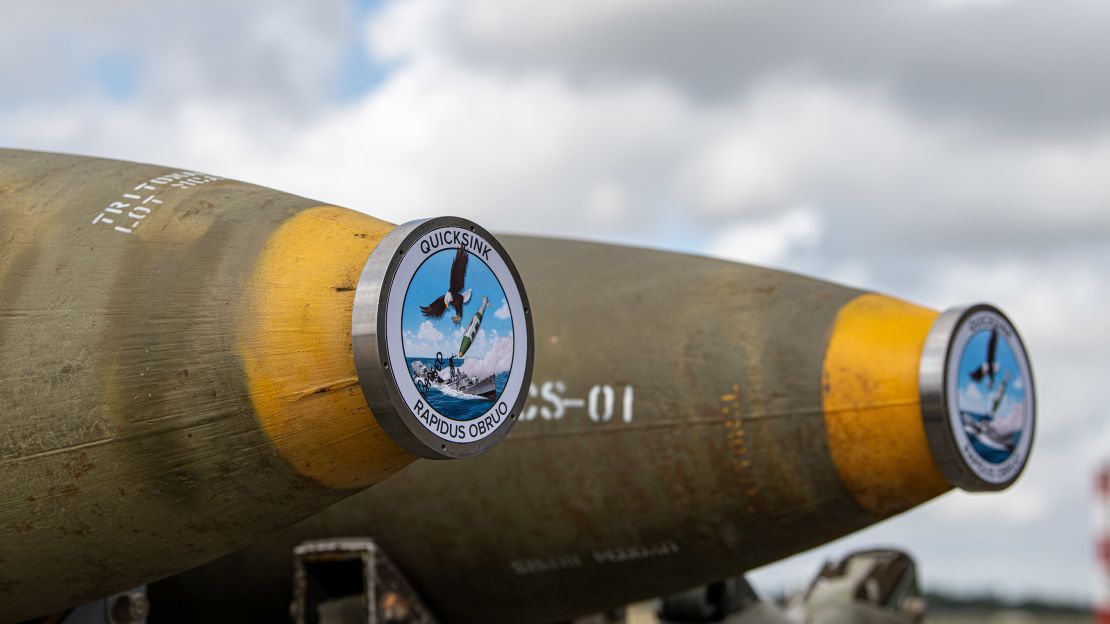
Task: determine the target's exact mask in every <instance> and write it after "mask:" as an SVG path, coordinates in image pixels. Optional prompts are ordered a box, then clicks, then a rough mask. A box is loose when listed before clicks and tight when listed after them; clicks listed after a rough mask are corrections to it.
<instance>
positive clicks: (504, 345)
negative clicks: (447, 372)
mask: <svg viewBox="0 0 1110 624" xmlns="http://www.w3.org/2000/svg"><path fill="white" fill-rule="evenodd" d="M512 364H513V337H512V336H498V337H495V338H492V339H491V340H490V346H489V347H488V349H487V350H486V352H485V353H484V354H483V355H482V356H481V357H474V356H472V357H467V358H466V362H464V363H463V367H462V370H463V372H464V373H466V374H468V375H473V376H475V377H478V378H483V377H487V376H489V375H496V374H498V373H502V372H505V371H507V370H509V368H511V367H512Z"/></svg>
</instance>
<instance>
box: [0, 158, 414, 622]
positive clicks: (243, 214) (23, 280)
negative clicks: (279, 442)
mask: <svg viewBox="0 0 1110 624" xmlns="http://www.w3.org/2000/svg"><path fill="white" fill-rule="evenodd" d="M176 171H177V170H175V169H169V168H165V167H157V166H151V165H135V164H132V163H122V162H117V161H107V160H94V159H83V158H78V157H72V156H59V155H49V154H35V153H30V152H17V151H9V150H0V479H2V481H0V483H2V485H3V487H2V491H0V621H7V620H10V619H17V620H18V619H23V618H26V617H31V616H37V615H42V614H43V613H44V610H46V609H51V608H54V609H57V608H64V607H65V606H67V605H68V604H71V603H76V602H80V601H84V600H88V599H92V598H95V597H99V596H102V595H105V594H108V593H111V592H114V591H118V590H122V589H125V588H128V587H133V586H135V585H138V584H141V583H144V582H147V581H150V580H153V579H155V578H158V577H161V576H165V575H167V574H171V573H174V572H177V571H180V570H182V569H185V568H187V567H189V566H191V565H195V564H199V563H201V562H204V561H207V560H210V559H212V558H214V557H216V556H219V555H221V554H223V553H226V552H230V551H231V550H233V549H234V548H236V547H240V546H242V545H244V544H246V543H248V542H249V541H250V540H251V539H252V538H253V537H255V536H256V535H257V534H258V533H260V532H262V531H265V530H271V529H274V528H277V527H281V526H284V525H288V524H290V523H292V522H294V521H296V520H298V519H300V518H303V517H305V516H307V515H309V514H311V513H313V512H315V511H318V510H320V509H322V508H324V507H325V506H326V505H328V504H330V503H333V502H335V501H337V500H339V499H341V498H342V497H344V496H346V495H347V494H349V492H350V491H351V490H338V489H334V488H332V487H328V484H327V483H322V482H321V481H320V480H319V479H314V478H312V477H311V476H306V474H305V473H306V472H307V471H305V470H302V466H299V465H293V464H291V463H290V462H289V461H288V460H287V459H286V457H285V456H284V455H283V454H281V453H279V452H278V450H277V449H275V447H274V445H273V444H272V441H271V440H270V439H269V438H268V437H267V435H266V433H265V431H264V430H263V428H261V427H260V425H259V422H258V420H257V418H256V414H255V409H254V406H253V403H252V399H253V398H257V397H253V396H252V394H251V392H250V391H249V389H248V384H247V379H246V374H245V371H244V366H243V362H242V358H241V356H240V355H239V354H238V353H237V352H236V350H235V347H236V344H237V338H238V337H239V332H240V331H241V330H242V328H243V327H244V324H245V323H243V322H241V321H246V320H248V319H250V318H252V317H264V316H265V315H263V314H261V312H262V311H260V310H258V309H252V307H251V306H250V305H249V302H248V301H247V300H246V299H247V298H246V296H245V294H244V293H245V292H246V291H247V290H248V286H251V282H250V280H251V276H252V275H253V272H254V268H255V259H256V258H258V257H259V255H260V254H261V253H262V251H263V249H264V248H265V247H266V244H267V240H268V238H269V236H270V235H271V233H272V232H274V231H275V230H277V229H278V228H279V227H280V226H281V225H282V224H283V223H285V222H287V221H288V220H289V219H290V218H291V217H293V216H294V215H297V214H299V213H301V212H303V211H305V210H306V209H308V208H310V207H312V206H314V205H316V204H315V202H311V201H310V200H307V199H303V198H299V197H294V196H290V195H285V194H282V193H279V192H277V191H273V190H270V189H265V188H261V187H256V186H252V185H248V184H243V183H239V182H232V181H227V180H221V179H219V178H215V177H199V176H196V175H189V176H185V175H184V173H189V174H192V173H193V172H178V173H181V174H182V175H176V174H175V172H176ZM160 181H164V182H165V184H161V183H160ZM146 187H151V188H146ZM144 201H145V204H144ZM122 204H128V205H127V206H123V205H122ZM142 206H145V207H146V208H148V209H149V210H145V209H139V207H142ZM115 210H118V211H120V212H118V213H117V212H113V211H115ZM333 210H339V209H333ZM348 212H349V211H348ZM128 213H130V214H132V215H134V216H129V214H128ZM350 214H354V213H350ZM139 217H141V218H139ZM359 217H360V218H361V219H364V220H367V221H372V222H374V224H380V223H381V222H377V221H375V220H373V219H370V218H369V217H365V216H361V215H360V216H359ZM124 218H126V219H130V220H129V221H126V222H124V221H122V220H121V219H124ZM108 220H111V221H112V222H110V223H109V222H108ZM94 221H95V222H94ZM374 224H370V225H371V226H373V227H377V228H378V229H379V230H380V225H374ZM117 227H124V228H125V229H127V230H128V231H126V232H124V231H120V230H118V229H116V228H117ZM359 231H360V230H358V229H352V230H351V231H350V235H351V236H355V235H356V234H357V233H358V232H359ZM365 231H371V230H365ZM357 244H359V245H361V246H362V248H363V249H364V250H365V253H361V252H360V253H358V254H354V255H352V258H354V256H358V258H357V259H352V260H351V262H350V263H351V264H353V265H355V266H354V267H353V273H352V275H355V276H357V274H358V269H359V268H361V265H362V263H363V262H365V257H366V255H368V254H369V252H370V249H372V248H373V244H374V242H373V241H372V240H370V241H366V240H363V241H361V242H359V243H357ZM336 247H337V245H335V244H333V245H331V248H332V249H333V250H334V249H335V248H336ZM335 264H337V263H334V262H333V263H332V264H331V265H329V266H333V265H335ZM333 268H334V269H335V270H334V273H335V280H337V281H336V283H334V284H333V283H323V284H320V285H319V288H318V290H319V291H320V294H319V297H318V299H319V300H318V301H317V300H313V301H314V302H315V303H316V304H317V305H321V306H334V307H335V308H337V309H339V312H337V313H336V316H337V317H340V316H343V314H345V315H346V316H345V318H346V321H344V324H338V323H333V324H332V325H335V326H334V327H333V326H331V325H329V326H328V327H327V328H319V332H320V333H318V334H316V338H317V339H318V340H317V341H316V342H315V343H313V344H314V345H315V346H316V347H317V348H316V349H315V350H313V348H312V346H313V344H310V345H308V346H307V347H306V346H304V345H299V344H294V345H292V346H290V345H291V343H290V342H289V341H284V342H283V341H282V340H281V339H280V337H279V338H274V337H272V336H271V337H270V339H268V340H265V341H264V340H262V337H260V336H259V335H256V336H255V342H254V343H252V344H256V345H261V346H263V347H265V351H264V352H256V353H255V355H257V356H258V357H261V358H269V357H274V358H278V359H280V361H281V363H282V365H283V369H284V371H285V373H286V375H287V376H289V377H290V380H288V385H289V386H290V387H294V388H295V389H297V390H303V391H306V392H313V393H314V394H313V396H312V398H311V399H310V400H305V401H285V402H284V403H283V405H285V406H287V408H288V409H300V406H302V405H318V404H319V403H321V402H324V401H327V400H328V399H327V398H326V397H327V395H329V394H330V395H335V396H339V395H341V394H342V395H344V396H346V395H348V394H350V392H348V391H346V390H340V389H339V388H338V387H335V386H336V384H340V385H341V383H342V381H343V380H342V376H343V371H345V370H347V368H349V369H350V373H349V374H350V375H353V374H354V372H353V364H350V360H351V356H350V352H349V350H350V337H349V331H350V327H349V319H350V310H351V305H352V301H353V296H354V293H353V292H351V291H349V290H347V291H343V290H339V287H342V286H344V285H347V286H349V285H351V284H352V283H353V282H351V279H353V278H350V279H348V277H347V273H348V272H350V271H347V268H346V267H333ZM343 279H347V280H348V282H350V283H347V282H344V283H339V282H340V281H342V280H343ZM271 281H272V282H273V283H274V284H275V285H276V287H280V286H282V285H283V284H282V283H281V279H280V278H275V279H274V280H271ZM285 286H288V287H287V288H285V289H284V290H285V291H289V292H293V291H297V292H301V291H304V290H307V287H306V286H305V285H303V284H300V285H296V287H295V288H294V287H293V286H291V285H285ZM298 289H299V290H298ZM253 290H257V288H254V289H253ZM297 296H300V295H297ZM303 303H309V301H308V300H305V301H304V302H303ZM301 308H303V305H302V306H300V308H298V309H301ZM344 309H345V312H344V311H343V310H344ZM329 318H330V317H329ZM283 320H284V321H285V322H286V325H284V326H282V329H289V328H294V329H295V330H296V332H294V333H298V332H299V333H304V327H300V326H297V325H296V323H295V322H293V321H295V319H290V318H288V317H286V318H284V319H283ZM254 327H255V328H256V329H259V330H260V331H261V329H265V327H266V324H265V323H258V324H255V325H254ZM325 330H326V331H327V332H331V333H335V332H338V333H339V334H341V335H340V336H339V337H338V338H335V337H334V336H330V335H324V332H325ZM256 333H257V332H256ZM321 345H329V346H331V347H334V348H332V349H331V350H330V351H329V350H328V349H325V348H322V347H321ZM336 345H338V346H336ZM308 356H311V359H312V361H313V362H312V363H313V364H314V366H307V365H306V366H304V367H303V368H306V369H311V370H312V371H323V372H321V373H320V374H319V375H317V376H316V377H311V376H306V377H304V378H298V379H295V380H294V379H291V378H292V376H293V375H294V372H291V371H295V370H296V369H297V367H298V366H301V364H300V362H301V360H303V359H304V358H305V357H308ZM335 362H338V363H337V364H335V365H334V366H333V365H332V364H333V363H335ZM348 365H349V366H348ZM337 371H338V372H337ZM311 379H316V380H317V381H316V382H311V381H310V380H311ZM306 380H309V381H306ZM314 383H315V386H314ZM316 386H319V387H316ZM356 396H357V394H356ZM348 398H349V397H348ZM358 400H359V401H360V402H361V401H362V399H361V397H358ZM348 403H350V401H348ZM362 407H363V413H362V414H361V417H362V418H363V419H364V420H365V419H370V420H372V417H371V416H370V415H369V412H368V410H366V409H365V405H364V403H362ZM274 411H276V409H275V410H271V412H274ZM348 411H353V408H352V410H348ZM307 412H308V408H305V413H307ZM316 412H322V413H324V414H325V415H326V414H327V410H324V409H319V410H316ZM313 413H315V412H313ZM281 416H282V417H283V418H290V417H291V416H290V415H289V414H287V413H286V414H282V415H281ZM346 416H347V415H346V414H344V417H346ZM309 434H311V432H309ZM298 435H301V436H302V438H303V436H304V435H305V434H304V433H303V432H301V433H299V434H298ZM297 441H298V438H296V437H293V438H290V439H289V440H286V442H287V443H288V445H293V444H296V443H297ZM301 442H304V440H303V439H301ZM309 442H311V440H309ZM310 446H311V445H310ZM381 448H384V449H386V450H387V451H389V452H387V453H385V454H386V455H387V457H386V458H385V461H384V462H383V463H379V464H377V465H374V466H373V468H374V469H376V470H379V472H374V473H373V474H365V475H362V477H363V478H362V480H361V481H359V480H352V481H349V482H347V483H345V484H344V485H350V484H351V483H356V484H357V485H361V486H365V485H368V484H369V483H371V482H374V481H377V480H379V479H381V478H383V477H384V476H386V475H388V474H389V473H391V472H392V471H395V470H397V469H399V468H400V466H402V465H404V464H405V463H407V462H408V461H410V460H411V457H409V456H401V455H400V454H398V453H396V452H394V451H393V450H392V449H395V447H394V446H393V445H392V444H385V445H384V446H382V447H381ZM324 450H325V451H326V450H327V449H326V448H325V449H324ZM361 450H362V451H364V452H365V453H373V452H374V449H373V448H364V449H361ZM373 463H374V462H367V461H363V462H362V465H366V464H373ZM329 483H330V482H329Z"/></svg>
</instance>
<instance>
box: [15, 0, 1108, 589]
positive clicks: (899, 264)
mask: <svg viewBox="0 0 1110 624" xmlns="http://www.w3.org/2000/svg"><path fill="white" fill-rule="evenodd" d="M154 6H155V5H151V4H150V3H143V2H139V1H138V0H115V1H111V2H87V1H85V0H81V1H77V0H72V1H59V2H21V3H8V5H6V6H5V9H4V19H3V20H2V21H0V145H4V146H10V147H23V148H34V149H45V150H57V151H66V152H77V153H83V154H93V155H101V156H110V157H116V158H125V159H131V160H137V161H143V162H156V163H162V164H167V165H174V166H179V167H186V168H191V169H201V170H206V171H209V172H212V173H216V174H219V175H222V176H227V177H233V178H239V179H242V180H246V181H250V182H255V183H260V184H264V185H267V186H272V187H276V188H279V189H282V190H286V191H289V192H293V193H297V194H300V195H305V196H309V197H313V198H316V199H320V200H324V201H328V202H334V203H337V204H340V205H345V206H349V207H352V208H357V209H361V210H365V211H367V212H371V213H373V214H375V215H377V216H380V217H384V218H388V219H391V220H394V221H405V220H409V219H412V218H417V217H421V216H430V215H437V214H458V215H461V216H465V217H469V218H472V219H474V220H477V221H479V222H481V223H483V224H486V225H487V226H489V227H491V228H493V229H496V230H499V231H514V232H525V233H539V234H545V235H561V236H570V237H576V238H590V239H597V240H604V241H610V242H628V243H635V244H641V245H648V246H652V247H656V248H661V249H669V250H676V251H686V252H695V253H701V254H712V255H717V256H721V257H725V258H731V259H735V260H741V261H748V262H755V263H759V264H765V265H768V266H774V267H779V268H785V269H790V270H794V271H800V272H803V273H807V274H811V275H815V276H819V277H823V278H826V279H832V280H837V281H841V282H844V283H848V284H851V285H854V286H859V287H863V288H868V289H874V290H878V291H882V292H887V293H891V294H894V295H897V296H901V297H904V298H907V299H910V300H912V301H915V302H919V303H923V304H926V305H929V306H932V307H935V308H945V307H948V306H951V305H954V304H959V303H967V302H973V301H989V302H992V303H995V304H997V305H999V306H1001V307H1003V309H1005V310H1006V311H1007V312H1008V313H1009V314H1010V316H1011V317H1012V318H1013V320H1014V321H1015V323H1016V324H1017V326H1018V327H1019V329H1020V330H1022V332H1023V334H1024V336H1025V339H1026V341H1027V343H1028V347H1029V350H1030V351H1031V353H1032V357H1033V365H1034V367H1035V369H1036V374H1037V382H1038V387H1037V390H1038V394H1039V407H1040V422H1039V423H1038V432H1037V433H1038V440H1037V445H1036V448H1035V450H1034V453H1033V458H1032V463H1031V465H1030V467H1029V469H1028V470H1027V472H1026V474H1025V476H1024V477H1023V478H1022V480H1021V481H1020V483H1019V484H1018V485H1017V486H1016V487H1014V488H1013V489H1012V490H1010V491H1008V492H1007V493H1004V494H1002V495H993V496H971V495H967V494H962V493H955V494H949V495H947V496H945V497H943V498H941V499H940V500H938V501H936V502H934V503H931V504H929V505H926V506H925V507H924V508H922V509H919V510H916V511H914V512H912V513H910V514H907V515H906V516H904V517H902V518H899V519H896V520H893V521H890V522H888V523H886V524H884V525H881V526H879V527H876V528H873V529H871V530H868V531H865V532H863V533H861V534H858V535H856V536H853V537H851V538H849V539H848V540H846V541H842V542H839V543H835V544H832V545H830V546H829V547H826V548H824V549H821V550H819V551H817V552H815V553H813V554H809V555H804V556H802V557H799V558H796V559H795V560H790V561H787V562H784V563H780V564H776V565H774V566H771V567H768V568H765V569H764V570H761V571H759V572H757V573H756V574H754V575H753V578H754V580H755V581H756V583H757V584H758V585H759V587H761V588H763V589H765V590H777V589H778V588H780V587H782V586H784V585H785V586H787V587H792V586H796V585H800V584H801V583H802V582H804V580H806V579H807V578H808V577H809V576H810V575H812V573H813V572H814V571H815V569H816V567H817V565H818V564H819V562H820V561H821V560H822V559H823V558H824V557H827V556H837V555H839V554H842V553H843V552H845V551H846V550H848V549H850V548H853V547H858V546H873V545H877V544H896V545H900V546H902V547H904V548H907V549H908V550H910V551H911V552H912V553H913V554H915V555H916V556H917V558H918V560H919V563H920V564H921V566H922V574H923V576H924V579H925V582H926V584H927V585H930V586H934V587H935V586H942V587H947V588H955V589H963V590H966V591H971V590H977V589H992V590H996V591H1000V592H1003V593H1008V594H1019V593H1030V592H1031V593H1035V594H1038V595H1042V596H1050V597H1064V598H1071V599H1081V600H1086V599H1088V598H1089V596H1090V595H1091V588H1092V583H1093V581H1092V578H1091V577H1092V574H1093V570H1094V565H1093V558H1092V553H1091V546H1090V543H1091V537H1090V535H1091V529H1090V518H1091V511H1090V496H1089V493H1090V491H1091V474H1092V471H1093V468H1094V466H1095V465H1096V464H1097V463H1098V462H1099V460H1100V458H1102V457H1105V456H1106V455H1107V451H1108V450H1110V427H1108V425H1107V422H1108V419H1107V416H1110V410H1108V409H1107V408H1106V407H1105V403H1104V402H1103V398H1104V393H1105V391H1106V389H1107V386H1108V383H1107V381H1106V380H1107V379H1110V356H1108V355H1107V345H1108V344H1110V312H1108V310H1110V278H1108V277H1107V274H1108V272H1110V78H1108V76H1110V36H1107V32H1108V29H1110V4H1107V3H1105V2H1098V1H1093V0H1092V1H1084V0H1053V1H1044V2H1032V1H1022V0H932V1H929V0H853V1H848V2H836V3H832V2H826V1H822V0H806V1H800V2H789V1H784V0H744V1H735V0H730V1H723V0H722V1H714V0H708V1H705V0H703V1H699V2H689V1H684V0H590V1H589V2H575V3H571V2H551V1H550V0H547V1H536V2H525V1H522V0H475V1H473V2H457V1H448V0H406V1H403V2H370V3H357V2H356V3H352V2H347V1H340V0H316V1H314V2H284V1H276V0H250V1H243V2H235V3H230V2H218V1H215V0H205V1H198V0H189V1H187V2H186V1H184V0H180V1H166V2H160V3H158V4H157V5H156V6H157V8H156V9H155V8H153V7H154Z"/></svg>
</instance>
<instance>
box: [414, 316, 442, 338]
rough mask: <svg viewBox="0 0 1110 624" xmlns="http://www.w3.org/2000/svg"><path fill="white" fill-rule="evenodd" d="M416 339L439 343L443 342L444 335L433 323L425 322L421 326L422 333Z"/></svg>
mask: <svg viewBox="0 0 1110 624" xmlns="http://www.w3.org/2000/svg"><path fill="white" fill-rule="evenodd" d="M416 337H417V338H418V339H420V340H426V341H429V342H439V341H440V340H443V333H442V332H440V331H439V330H438V329H436V328H435V326H433V325H432V322H431V321H424V322H423V323H421V324H420V332H419V333H417V335H416Z"/></svg>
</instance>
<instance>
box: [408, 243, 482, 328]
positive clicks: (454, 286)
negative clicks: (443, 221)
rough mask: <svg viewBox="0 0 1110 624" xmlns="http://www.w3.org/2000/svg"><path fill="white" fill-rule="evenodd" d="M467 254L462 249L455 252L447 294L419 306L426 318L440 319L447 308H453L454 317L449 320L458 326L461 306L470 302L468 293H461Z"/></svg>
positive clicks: (464, 279) (468, 291) (460, 318)
mask: <svg viewBox="0 0 1110 624" xmlns="http://www.w3.org/2000/svg"><path fill="white" fill-rule="evenodd" d="M467 258H469V254H468V253H467V252H466V250H465V249H463V248H462V247H460V248H459V250H458V251H457V252H455V260H454V261H453V262H452V263H451V283H450V284H449V285H448V287H447V294H445V295H443V296H442V297H437V298H436V299H435V300H433V301H432V302H431V303H429V304H428V305H426V306H420V311H421V312H423V313H424V316H426V317H428V318H440V317H442V316H443V313H444V312H446V311H447V306H451V307H453V308H455V316H452V317H451V320H452V321H454V322H455V323H456V324H458V323H459V322H460V321H462V313H463V304H464V303H466V302H468V301H470V291H471V289H467V291H466V292H463V291H462V289H463V285H464V284H465V282H466V262H467Z"/></svg>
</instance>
